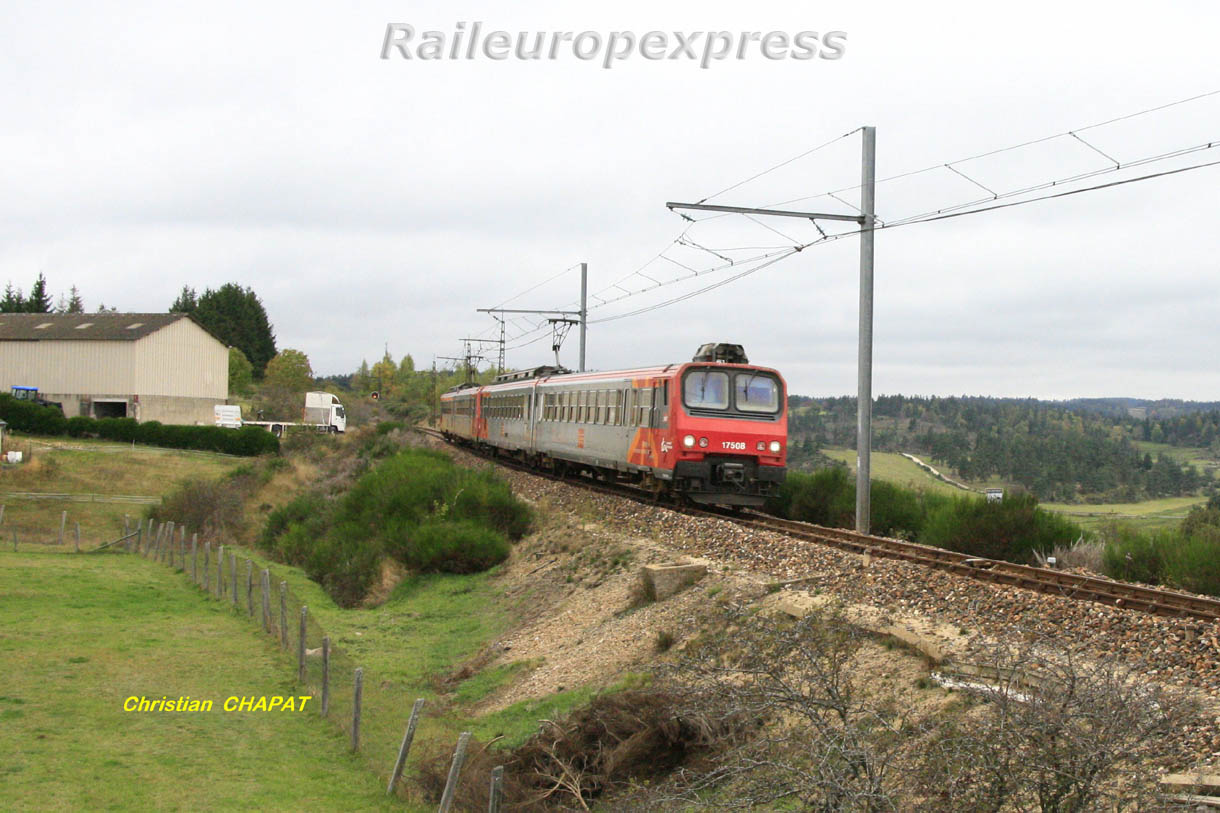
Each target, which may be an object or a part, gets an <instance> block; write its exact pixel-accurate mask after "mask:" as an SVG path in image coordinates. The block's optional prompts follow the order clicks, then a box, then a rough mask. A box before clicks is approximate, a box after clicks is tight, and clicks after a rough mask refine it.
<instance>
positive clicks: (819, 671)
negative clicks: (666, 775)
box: [654, 608, 921, 813]
mask: <svg viewBox="0 0 1220 813" xmlns="http://www.w3.org/2000/svg"><path fill="white" fill-rule="evenodd" d="M726 621H727V626H726V627H725V629H724V631H723V632H722V633H721V634H719V635H716V636H714V637H712V638H711V639H709V640H707V641H705V642H703V643H702V644H701V645H699V646H696V647H692V648H690V651H689V653H688V654H686V655H684V656H683V657H682V658H681V660H680V661H679V662H678V663H677V665H676V666H675V667H674V668H673V669H672V670H671V671H670V672H669V674H668V675H667V677H666V681H667V682H668V683H671V684H673V685H674V691H676V692H678V693H679V694H680V695H681V696H682V697H683V698H684V700H685V702H686V703H687V704H688V706H689V707H690V708H689V709H687V710H684V711H683V712H682V713H683V714H684V715H685V716H688V717H691V716H695V715H696V714H702V715H706V716H709V717H711V718H713V719H715V720H717V721H727V720H729V719H736V720H737V721H738V722H739V724H738V725H732V726H725V727H726V728H728V729H729V730H735V731H743V730H744V731H748V732H750V736H747V737H742V738H740V739H739V741H737V742H733V743H730V744H729V748H728V750H727V751H726V752H725V753H723V754H722V755H721V756H720V757H719V758H718V759H717V760H716V765H715V766H714V767H711V768H710V769H707V770H703V771H698V770H692V769H683V770H681V771H679V772H678V773H677V774H676V775H675V777H674V782H672V783H671V785H670V786H669V787H668V788H667V789H666V793H667V794H668V797H669V798H670V799H671V800H673V801H675V802H677V801H685V802H687V803H692V802H694V803H704V804H716V805H717V806H724V807H729V808H734V807H736V808H749V807H754V806H758V805H764V804H770V803H775V802H778V801H780V800H788V802H787V803H788V804H796V805H798V806H799V809H802V810H811V811H839V810H857V811H867V812H868V813H873V812H874V811H888V810H894V809H897V807H898V805H897V804H896V802H895V798H894V790H895V788H894V785H895V782H894V769H895V767H896V766H897V765H899V764H900V763H902V762H903V761H904V759H905V758H906V757H907V756H909V754H908V751H909V750H910V748H911V747H912V745H913V744H915V743H916V742H917V739H918V732H919V731H920V730H921V725H920V724H919V723H918V721H912V720H909V719H907V716H906V715H905V714H904V712H903V710H902V709H900V708H899V707H898V706H897V705H896V704H895V703H893V702H892V701H891V700H890V699H889V698H877V697H875V696H873V695H870V694H868V693H866V692H863V691H862V690H861V687H860V685H859V681H858V669H857V667H858V664H857V655H858V654H859V651H860V647H861V646H862V645H863V643H864V641H865V638H866V635H865V634H864V633H863V632H862V631H860V630H859V629H858V628H856V627H853V626H852V625H850V624H848V623H847V622H846V621H844V620H843V619H842V618H841V617H840V616H839V614H838V613H837V612H835V611H833V610H830V611H825V612H816V613H814V614H812V615H809V616H807V617H805V618H803V619H801V620H799V621H793V620H790V619H787V618H772V617H767V616H764V615H757V614H753V613H751V612H749V611H747V610H745V609H742V608H736V609H733V610H730V611H729V616H728V618H727V619H726ZM741 720H745V721H748V723H749V725H747V726H742V725H740V721H741ZM712 787H721V788H724V789H725V790H726V792H724V793H721V794H718V795H717V796H715V797H713V798H714V799H718V800H719V801H715V802H710V803H709V802H707V798H708V797H707V796H706V791H707V790H708V789H710V788H712ZM661 795H665V794H661ZM655 798H656V795H655V794H654V799H655Z"/></svg>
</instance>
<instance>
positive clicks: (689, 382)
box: [682, 369, 782, 416]
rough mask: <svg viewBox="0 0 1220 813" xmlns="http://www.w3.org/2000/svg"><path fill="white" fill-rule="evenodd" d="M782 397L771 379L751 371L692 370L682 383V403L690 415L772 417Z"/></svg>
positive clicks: (778, 387) (772, 378)
mask: <svg viewBox="0 0 1220 813" xmlns="http://www.w3.org/2000/svg"><path fill="white" fill-rule="evenodd" d="M781 397H782V393H781V392H780V383H779V381H778V380H777V379H776V378H775V377H774V376H772V375H770V374H768V373H763V372H757V371H752V370H742V371H728V370H700V369H694V370H691V371H689V372H688V373H687V374H686V375H685V377H684V378H683V380H682V403H683V404H685V405H686V408H687V409H688V410H690V411H691V412H693V413H703V412H715V413H734V412H736V413H744V414H747V415H751V416H755V415H757V416H763V415H774V414H776V413H778V412H779V408H780V398H781Z"/></svg>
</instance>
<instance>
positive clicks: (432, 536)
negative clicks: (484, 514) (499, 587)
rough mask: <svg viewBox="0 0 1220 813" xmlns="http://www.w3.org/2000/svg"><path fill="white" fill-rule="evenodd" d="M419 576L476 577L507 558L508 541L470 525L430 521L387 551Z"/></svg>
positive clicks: (483, 528)
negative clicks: (463, 575)
mask: <svg viewBox="0 0 1220 813" xmlns="http://www.w3.org/2000/svg"><path fill="white" fill-rule="evenodd" d="M389 552H390V553H392V554H395V558H397V559H399V560H400V561H402V562H403V564H405V565H407V566H409V567H411V568H414V569H416V570H419V571H423V572H441V573H478V572H480V571H483V570H486V569H487V568H489V567H492V566H493V565H498V564H499V563H500V562H503V561H504V560H505V559H507V558H508V552H509V544H508V540H507V539H505V538H504V536H503V535H502V534H500V533H498V532H497V531H494V530H492V529H491V528H488V527H487V526H485V525H480V524H478V523H476V522H470V521H457V522H453V521H449V520H432V521H429V522H425V523H423V524H422V525H419V526H418V527H416V528H415V529H414V530H413V531H411V532H408V535H407V536H406V538H403V539H401V540H399V541H398V544H396V545H394V546H393V548H392V549H390V551H389Z"/></svg>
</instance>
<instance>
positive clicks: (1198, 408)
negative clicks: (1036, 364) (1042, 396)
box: [1048, 398, 1220, 420]
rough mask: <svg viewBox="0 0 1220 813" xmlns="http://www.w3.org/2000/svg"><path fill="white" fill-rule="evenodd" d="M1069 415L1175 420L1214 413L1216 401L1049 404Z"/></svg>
mask: <svg viewBox="0 0 1220 813" xmlns="http://www.w3.org/2000/svg"><path fill="white" fill-rule="evenodd" d="M1048 403H1053V404H1056V405H1058V406H1062V407H1063V408H1065V409H1068V410H1071V411H1073V412H1081V413H1093V414H1097V415H1105V416H1107V417H1111V418H1136V419H1141V420H1142V419H1143V418H1176V417H1179V416H1181V415H1193V414H1195V413H1197V412H1218V411H1220V401H1181V400H1178V399H1174V398H1162V399H1160V400H1156V401H1152V400H1149V399H1147V398H1072V399H1070V400H1067V401H1050V402H1048Z"/></svg>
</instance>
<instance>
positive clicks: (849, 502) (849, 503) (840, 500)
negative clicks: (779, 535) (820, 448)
mask: <svg viewBox="0 0 1220 813" xmlns="http://www.w3.org/2000/svg"><path fill="white" fill-rule="evenodd" d="M766 508H767V510H768V511H770V512H771V513H773V514H778V515H779V516H785V517H788V518H789V519H796V520H800V521H802V522H812V523H814V524H816V525H826V526H833V527H841V528H850V527H851V526H852V525H854V524H855V518H856V487H855V485H854V484H853V483H852V482H851V481H850V480H848V477H847V469H846V468H844V467H842V466H835V467H834V468H829V469H821V470H819V471H816V472H814V473H812V474H805V473H803V472H789V473H788V476H787V478H786V479H785V480H784V483H783V485H781V486H780V487H779V489H778V491H777V492H776V494H774V495H773V496H772V497H770V498H768V500H767V505H766Z"/></svg>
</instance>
